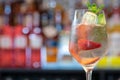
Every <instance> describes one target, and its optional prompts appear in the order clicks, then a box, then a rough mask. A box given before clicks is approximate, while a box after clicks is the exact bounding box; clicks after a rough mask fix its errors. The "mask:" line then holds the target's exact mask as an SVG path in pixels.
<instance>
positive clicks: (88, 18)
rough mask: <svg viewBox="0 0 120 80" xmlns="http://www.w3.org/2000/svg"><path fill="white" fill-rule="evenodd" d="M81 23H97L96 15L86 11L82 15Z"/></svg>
mask: <svg viewBox="0 0 120 80" xmlns="http://www.w3.org/2000/svg"><path fill="white" fill-rule="evenodd" d="M82 23H86V24H96V23H97V15H96V14H95V13H93V12H86V13H85V14H84V15H83V18H82Z"/></svg>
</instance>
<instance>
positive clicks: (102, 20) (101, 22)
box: [97, 14, 106, 25]
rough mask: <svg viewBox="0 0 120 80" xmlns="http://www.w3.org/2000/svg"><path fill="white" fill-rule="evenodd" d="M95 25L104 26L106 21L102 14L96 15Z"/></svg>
mask: <svg viewBox="0 0 120 80" xmlns="http://www.w3.org/2000/svg"><path fill="white" fill-rule="evenodd" d="M97 24H100V25H105V24H106V20H105V16H104V14H99V15H98V21H97Z"/></svg>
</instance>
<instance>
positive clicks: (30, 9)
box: [0, 0, 120, 80]
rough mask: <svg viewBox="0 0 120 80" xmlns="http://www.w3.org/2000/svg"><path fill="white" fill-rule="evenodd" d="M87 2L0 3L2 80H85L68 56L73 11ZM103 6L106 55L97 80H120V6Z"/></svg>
mask: <svg viewBox="0 0 120 80" xmlns="http://www.w3.org/2000/svg"><path fill="white" fill-rule="evenodd" d="M87 1H88V0H0V80H85V73H84V71H83V68H82V67H81V65H79V64H78V63H77V61H76V60H75V59H73V58H72V56H71V55H70V53H69V51H68V42H69V33H70V28H71V23H72V20H73V15H74V11H75V9H81V8H86V2H87ZM91 2H94V3H96V4H98V5H101V4H104V5H105V7H104V11H105V15H106V19H107V30H108V34H109V42H110V45H109V50H108V54H107V55H106V56H105V57H104V58H102V59H101V60H100V62H99V63H98V64H97V65H96V67H95V69H94V72H93V76H94V77H93V80H96V79H97V80H120V42H119V41H120V0H91Z"/></svg>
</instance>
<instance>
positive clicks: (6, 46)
mask: <svg viewBox="0 0 120 80" xmlns="http://www.w3.org/2000/svg"><path fill="white" fill-rule="evenodd" d="M10 14H11V6H10V2H8V3H5V5H4V15H3V19H4V25H3V32H2V34H1V38H0V44H1V45H0V47H1V54H0V55H1V67H2V68H10V67H13V28H12V27H11V26H10V25H9V20H10Z"/></svg>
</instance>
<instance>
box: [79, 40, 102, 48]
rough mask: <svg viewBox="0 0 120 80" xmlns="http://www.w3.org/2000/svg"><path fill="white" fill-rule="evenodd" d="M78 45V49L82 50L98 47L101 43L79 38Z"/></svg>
mask: <svg viewBox="0 0 120 80" xmlns="http://www.w3.org/2000/svg"><path fill="white" fill-rule="evenodd" d="M78 47H79V49H82V50H91V49H95V48H100V47H101V44H100V43H96V42H93V41H89V40H86V39H79V40H78Z"/></svg>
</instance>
